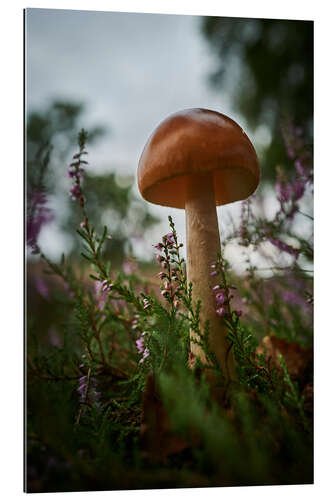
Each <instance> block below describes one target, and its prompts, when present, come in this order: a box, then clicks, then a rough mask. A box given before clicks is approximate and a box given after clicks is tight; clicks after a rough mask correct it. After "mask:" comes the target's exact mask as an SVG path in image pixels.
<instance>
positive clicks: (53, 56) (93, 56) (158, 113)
mask: <svg viewBox="0 0 333 500" xmlns="http://www.w3.org/2000/svg"><path fill="white" fill-rule="evenodd" d="M26 19H27V31H26V33H27V44H26V50H27V57H26V63H27V88H26V91H27V106H28V112H29V111H30V110H31V109H35V108H41V107H43V106H44V105H47V104H48V103H49V102H50V101H51V100H52V99H53V98H64V99H69V100H71V99H73V100H76V101H82V102H84V103H85V104H86V106H87V111H86V113H85V115H84V117H83V126H84V127H85V128H87V129H88V130H89V125H93V124H104V125H106V126H107V127H108V128H109V129H110V131H111V133H110V134H108V135H107V136H105V138H104V139H103V140H102V141H99V142H98V144H97V145H96V146H95V147H94V148H93V147H91V148H90V162H91V163H92V164H93V168H94V170H96V171H103V170H104V171H105V170H117V171H118V172H119V173H123V174H128V173H130V174H132V175H135V174H136V169H137V164H138V160H139V157H140V154H141V151H142V149H143V147H144V144H145V142H146V140H147V138H148V137H149V135H150V133H151V132H152V130H153V129H154V128H155V127H156V125H157V124H158V123H159V122H160V121H161V120H163V119H164V118H165V117H166V116H168V115H169V114H171V113H173V112H175V111H178V110H180V109H183V108H189V107H203V108H210V109H215V110H218V111H221V112H223V113H226V114H231V116H233V117H235V116H234V115H233V114H232V113H231V109H230V105H229V103H228V98H227V96H223V95H221V93H218V94H217V93H214V92H213V91H212V90H211V89H210V87H209V86H208V84H207V76H208V74H209V71H210V69H211V68H212V67H213V59H212V55H211V53H210V52H209V50H208V46H207V45H206V44H205V41H204V39H203V37H202V36H201V34H200V22H201V18H199V17H195V16H176V15H158V14H128V13H116V12H115V13H113V12H93V11H91V12H87V11H65V10H47V9H28V11H27V18H26ZM238 119H239V117H238ZM135 190H136V191H137V189H136V186H135ZM151 210H152V211H153V212H154V213H157V214H158V215H159V216H160V217H161V218H162V227H159V228H156V229H155V231H154V234H153V235H151V237H152V238H154V237H158V235H160V234H161V233H163V232H164V231H166V230H167V215H168V214H169V213H170V214H171V215H172V216H173V217H175V219H176V224H177V228H178V231H179V233H180V234H181V236H182V237H183V239H184V238H185V234H184V233H185V217H184V212H183V211H179V210H176V209H174V210H172V209H167V208H164V207H163V208H162V207H157V206H155V205H151ZM50 230H51V228H50ZM52 230H55V228H54V227H53V228H52ZM48 239H49V234H48V233H46V234H44V240H45V241H46V240H48ZM53 241H54V239H53ZM57 241H58V242H59V245H60V246H61V241H62V239H61V237H60V235H59V237H58V239H57ZM53 247H54V244H53ZM56 251H59V249H58V250H56V248H55V247H54V252H55V253H56Z"/></svg>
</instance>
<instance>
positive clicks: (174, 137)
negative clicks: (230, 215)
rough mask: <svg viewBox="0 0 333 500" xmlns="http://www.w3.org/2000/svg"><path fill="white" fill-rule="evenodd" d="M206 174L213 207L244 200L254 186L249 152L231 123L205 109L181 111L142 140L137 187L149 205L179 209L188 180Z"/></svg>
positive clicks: (254, 165) (254, 159)
mask: <svg viewBox="0 0 333 500" xmlns="http://www.w3.org/2000/svg"><path fill="white" fill-rule="evenodd" d="M210 172H212V174H213V176H214V188H215V199H216V205H224V204H226V203H231V202H233V201H238V200H243V199H245V198H247V197H248V196H250V195H251V194H252V193H253V192H254V191H255V189H256V187H257V185H258V183H259V175H260V172H259V165H258V158H257V155H256V152H255V149H254V147H253V146H252V144H251V142H250V140H249V138H248V137H247V135H246V134H245V132H244V131H243V129H242V128H241V127H240V126H239V125H237V123H236V122H234V121H233V120H231V118H228V117H227V116H225V115H222V114H221V113H218V112H216V111H210V110H208V109H199V108H194V109H185V110H183V111H179V112H178V113H175V114H172V115H171V116H169V117H168V118H166V119H165V120H164V121H163V122H162V123H160V125H158V127H157V128H156V129H155V131H154V132H153V134H152V135H151V136H150V138H149V139H148V142H147V144H146V145H145V147H144V150H143V152H142V155H141V158H140V161H139V167H138V186H139V190H140V192H141V194H142V196H143V198H145V199H146V200H147V201H150V202H151V203H156V204H157V205H164V206H167V207H175V208H184V207H185V202H186V192H187V182H188V177H189V176H190V175H191V174H201V175H204V174H208V173H210Z"/></svg>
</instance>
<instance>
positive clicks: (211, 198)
mask: <svg viewBox="0 0 333 500" xmlns="http://www.w3.org/2000/svg"><path fill="white" fill-rule="evenodd" d="M185 210H186V240H187V264H186V266H187V282H188V283H189V282H192V285H193V304H195V303H196V302H197V301H198V300H199V299H200V301H201V310H200V311H201V312H200V323H201V328H202V331H203V327H204V324H205V322H206V321H207V320H209V327H210V328H209V348H210V350H211V351H213V352H214V354H215V356H216V358H217V360H218V362H219V365H220V367H221V369H222V371H223V375H224V376H225V378H226V381H227V383H229V382H230V381H231V380H234V374H235V367H234V358H233V354H232V350H231V349H230V342H229V341H228V340H227V338H226V336H227V329H226V327H225V326H223V324H222V321H221V318H220V317H219V316H218V315H217V314H216V308H217V306H216V300H215V295H216V293H214V291H213V290H212V288H213V286H214V285H216V284H217V282H218V279H217V277H216V276H211V275H210V273H211V272H212V271H213V269H212V268H211V264H212V263H213V262H216V260H217V255H218V253H220V252H221V242H220V234H219V228H218V222H217V213H216V201H215V193H214V180H213V176H212V174H206V175H199V174H196V175H190V176H188V183H187V198H186V204H185ZM191 336H192V337H196V334H195V333H194V332H191ZM191 352H192V354H194V355H195V356H199V357H200V359H201V360H202V361H203V362H205V363H206V362H207V360H206V357H205V354H204V352H203V350H202V348H201V347H200V346H198V345H197V344H195V343H194V342H191ZM207 376H208V378H210V377H209V373H208V372H207Z"/></svg>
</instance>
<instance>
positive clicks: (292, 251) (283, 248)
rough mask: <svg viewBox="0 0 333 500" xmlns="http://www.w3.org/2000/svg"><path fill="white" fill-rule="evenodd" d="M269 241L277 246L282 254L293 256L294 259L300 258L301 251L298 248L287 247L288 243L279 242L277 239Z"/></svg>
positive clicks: (269, 239)
mask: <svg viewBox="0 0 333 500" xmlns="http://www.w3.org/2000/svg"><path fill="white" fill-rule="evenodd" d="M268 241H270V243H272V245H274V246H276V247H277V248H278V249H279V250H281V252H286V253H288V254H289V255H292V256H293V257H296V258H297V257H298V255H299V250H297V249H296V248H293V247H291V246H290V245H287V243H284V242H283V241H281V240H278V239H277V238H268Z"/></svg>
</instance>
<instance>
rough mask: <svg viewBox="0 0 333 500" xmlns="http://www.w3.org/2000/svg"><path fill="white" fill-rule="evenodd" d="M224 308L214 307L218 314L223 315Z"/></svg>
mask: <svg viewBox="0 0 333 500" xmlns="http://www.w3.org/2000/svg"><path fill="white" fill-rule="evenodd" d="M225 312H226V310H225V308H224V307H219V308H218V309H216V314H217V315H218V316H223V314H225Z"/></svg>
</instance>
